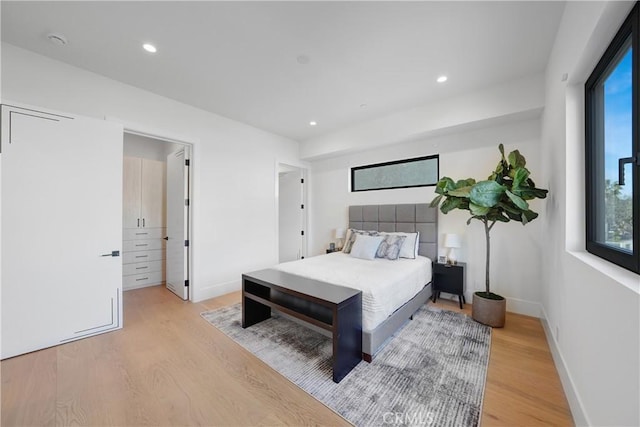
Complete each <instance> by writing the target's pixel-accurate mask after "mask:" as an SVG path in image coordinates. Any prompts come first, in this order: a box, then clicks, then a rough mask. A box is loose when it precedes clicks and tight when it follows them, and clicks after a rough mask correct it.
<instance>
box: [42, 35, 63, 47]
mask: <svg viewBox="0 0 640 427" xmlns="http://www.w3.org/2000/svg"><path fill="white" fill-rule="evenodd" d="M47 39H49V41H50V42H51V43H53V44H55V45H57V46H64V45H66V44H67V38H66V37H65V36H63V35H62V34H56V33H51V34H47Z"/></svg>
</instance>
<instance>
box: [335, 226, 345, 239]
mask: <svg viewBox="0 0 640 427" xmlns="http://www.w3.org/2000/svg"><path fill="white" fill-rule="evenodd" d="M344 234H345V231H344V228H336V229H335V230H334V231H333V236H334V238H336V239H344Z"/></svg>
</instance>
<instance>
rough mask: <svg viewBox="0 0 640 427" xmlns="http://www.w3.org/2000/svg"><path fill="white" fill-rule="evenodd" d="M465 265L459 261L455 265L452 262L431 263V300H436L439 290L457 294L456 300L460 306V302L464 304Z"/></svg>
mask: <svg viewBox="0 0 640 427" xmlns="http://www.w3.org/2000/svg"><path fill="white" fill-rule="evenodd" d="M465 266H466V264H465V263H464V262H459V263H457V264H455V265H452V264H439V263H435V264H433V280H432V286H433V289H432V292H433V294H432V301H433V302H436V300H437V299H438V297H439V296H440V292H446V293H448V294H453V295H458V302H459V303H460V308H462V304H463V303H465V304H466V302H467V301H466V300H465V298H464V288H465V282H466V280H465V277H466V275H465Z"/></svg>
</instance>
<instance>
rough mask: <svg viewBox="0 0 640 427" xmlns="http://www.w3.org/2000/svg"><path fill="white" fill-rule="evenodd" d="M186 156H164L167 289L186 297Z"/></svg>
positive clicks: (184, 151)
mask: <svg viewBox="0 0 640 427" xmlns="http://www.w3.org/2000/svg"><path fill="white" fill-rule="evenodd" d="M188 159H189V155H188V152H187V148H186V147H185V148H182V149H180V150H178V151H176V152H174V153H171V154H169V155H168V156H167V289H169V290H170V291H171V292H173V293H175V294H176V295H178V296H179V297H180V298H182V299H183V300H188V299H189V160H188Z"/></svg>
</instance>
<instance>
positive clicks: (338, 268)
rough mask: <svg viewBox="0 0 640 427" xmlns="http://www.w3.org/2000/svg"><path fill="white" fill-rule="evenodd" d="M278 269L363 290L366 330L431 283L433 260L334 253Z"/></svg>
mask: <svg viewBox="0 0 640 427" xmlns="http://www.w3.org/2000/svg"><path fill="white" fill-rule="evenodd" d="M274 268H275V269H277V270H281V271H284V272H286V273H291V274H295V275H298V276H303V277H308V278H311V279H315V280H320V281H322V282H327V283H332V284H334V285H340V286H347V287H349V288H354V289H359V290H361V291H362V328H363V329H364V330H366V331H371V330H373V329H375V328H376V327H377V326H378V325H379V324H380V323H382V321H383V320H385V319H386V318H387V317H389V316H390V315H391V314H392V313H393V312H394V311H396V310H397V309H398V308H399V307H400V306H402V305H403V304H404V303H405V302H407V301H409V300H410V299H411V298H413V297H414V296H415V295H416V294H417V293H418V292H420V290H421V289H422V288H423V287H424V285H426V284H427V283H429V282H430V281H431V260H430V259H429V258H426V257H422V256H418V257H416V259H405V258H399V259H397V260H393V261H391V260H388V259H383V258H376V259H375V260H364V259H358V258H353V257H351V256H349V254H345V253H342V252H334V253H331V254H327V255H321V256H316V257H311V258H306V259H302V260H299V261H292V262H285V263H282V264H278V265H277V266H275V267H274Z"/></svg>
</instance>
